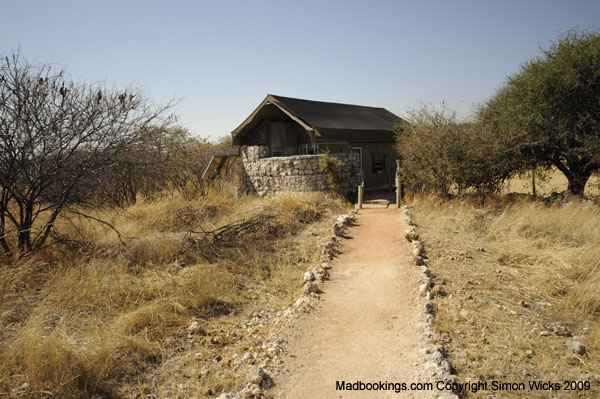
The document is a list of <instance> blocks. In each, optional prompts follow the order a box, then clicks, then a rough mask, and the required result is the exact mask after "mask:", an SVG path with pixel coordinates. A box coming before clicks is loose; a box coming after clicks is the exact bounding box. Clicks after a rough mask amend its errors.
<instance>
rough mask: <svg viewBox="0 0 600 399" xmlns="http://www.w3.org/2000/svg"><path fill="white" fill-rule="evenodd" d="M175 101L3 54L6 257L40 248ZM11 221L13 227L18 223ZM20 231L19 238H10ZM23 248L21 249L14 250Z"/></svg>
mask: <svg viewBox="0 0 600 399" xmlns="http://www.w3.org/2000/svg"><path fill="white" fill-rule="evenodd" d="M171 105H172V104H171V103H169V104H166V105H161V106H155V105H153V104H152V103H151V102H150V101H149V100H148V99H146V98H145V97H144V96H143V94H142V93H141V91H140V90H139V89H135V88H131V87H130V88H127V89H126V90H123V91H117V90H114V89H113V90H110V89H107V88H106V87H105V86H104V85H103V84H86V83H77V82H73V81H71V80H69V79H68V78H67V77H66V74H65V71H64V70H56V69H55V68H53V67H52V66H50V65H42V64H33V63H30V62H28V61H26V60H24V59H23V58H22V57H20V56H19V55H18V54H16V55H13V56H12V57H8V56H7V57H2V59H1V60H0V190H1V191H0V246H1V247H2V250H3V252H4V253H5V254H6V255H11V254H13V253H15V252H17V253H19V254H23V253H25V252H29V251H32V250H35V249H38V248H40V247H41V246H42V245H44V243H45V242H46V240H47V239H48V237H49V235H50V233H51V231H52V229H53V227H54V223H55V222H56V219H57V217H58V216H59V215H60V214H61V212H63V211H65V210H66V209H68V207H69V205H70V204H72V203H73V202H75V201H79V200H81V199H82V198H81V196H83V195H85V193H86V192H87V191H88V190H86V189H85V188H86V187H88V186H89V185H91V184H94V181H97V180H96V177H97V176H98V175H99V174H100V173H101V172H102V171H104V170H106V169H108V168H110V167H111V166H112V165H114V163H115V162H116V161H117V160H118V159H119V158H120V155H121V154H122V152H123V151H124V150H125V149H126V148H128V147H130V145H131V144H132V143H135V142H136V141H138V140H139V139H140V135H141V134H142V132H143V131H144V129H145V127H147V126H148V125H150V124H161V123H165V121H166V119H165V118H164V117H165V116H166V115H165V113H166V111H167V110H168V109H169V108H170V107H171ZM11 227H12V229H11ZM10 230H12V231H14V232H15V233H16V237H17V238H16V243H14V242H12V241H11V240H10V239H9V235H10V234H9V233H10ZM15 250H16V251H15Z"/></svg>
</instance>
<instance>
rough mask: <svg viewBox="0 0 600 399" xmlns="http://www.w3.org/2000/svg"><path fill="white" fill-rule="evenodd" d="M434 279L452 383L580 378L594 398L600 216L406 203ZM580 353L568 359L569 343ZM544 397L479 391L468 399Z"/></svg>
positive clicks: (584, 208) (567, 209) (599, 335)
mask: <svg viewBox="0 0 600 399" xmlns="http://www.w3.org/2000/svg"><path fill="white" fill-rule="evenodd" d="M412 205H413V206H414V212H415V214H416V221H417V223H418V224H419V225H420V226H421V232H422V236H423V239H424V242H425V245H426V248H428V251H429V256H430V259H431V261H430V262H431V265H430V266H431V270H432V272H433V273H434V274H435V279H434V280H435V282H436V286H435V287H434V290H433V291H434V293H435V294H436V299H435V301H436V302H437V303H438V305H439V312H438V315H437V318H436V329H437V330H438V333H439V335H440V340H441V341H443V342H444V343H445V344H446V345H447V346H448V348H449V350H450V353H451V359H452V361H453V363H454V365H455V367H456V369H457V370H458V379H459V380H460V381H477V380H480V381H491V380H497V381H504V382H525V383H527V381H530V380H543V381H548V380H550V381H555V382H559V383H561V384H562V383H563V382H564V381H567V380H587V381H590V382H591V386H592V389H591V390H590V391H581V392H579V393H577V394H575V393H570V392H565V391H560V392H553V393H552V397H582V398H597V397H599V396H600V381H599V380H598V378H600V375H599V374H600V373H598V370H600V346H599V344H600V209H599V208H598V206H596V205H593V204H591V203H590V202H572V203H569V204H566V205H556V206H545V205H544V204H542V203H538V202H512V203H510V202H508V201H507V200H506V199H499V200H495V201H490V202H489V203H488V205H487V207H486V208H485V209H481V208H480V207H478V206H476V205H473V204H471V203H470V202H469V201H467V200H454V201H451V202H443V201H440V200H436V199H432V198H415V199H414V200H413V201H412ZM573 339H577V340H579V341H581V342H582V343H583V344H584V345H585V347H586V349H587V353H586V354H585V355H583V356H580V355H576V354H574V353H572V352H571V351H570V350H569V348H568V347H567V345H566V342H567V341H568V340H573ZM517 396H518V397H524V398H547V397H549V393H548V392H542V391H526V392H519V393H515V392H513V393H506V392H491V391H480V392H478V393H476V394H473V393H469V394H468V395H467V397H481V398H493V397H517Z"/></svg>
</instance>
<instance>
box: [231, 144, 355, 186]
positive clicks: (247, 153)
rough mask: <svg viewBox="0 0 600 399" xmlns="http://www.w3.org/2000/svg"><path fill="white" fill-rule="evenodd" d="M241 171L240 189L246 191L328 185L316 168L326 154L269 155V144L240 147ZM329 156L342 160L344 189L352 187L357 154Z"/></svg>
mask: <svg viewBox="0 0 600 399" xmlns="http://www.w3.org/2000/svg"><path fill="white" fill-rule="evenodd" d="M241 154H242V162H243V165H244V172H243V173H244V174H243V179H242V186H241V187H240V192H242V193H246V194H257V195H260V196H263V195H267V194H277V193H282V192H303V191H304V192H305V191H324V190H327V189H328V188H329V186H328V183H327V178H326V177H325V176H324V175H323V174H322V173H321V171H320V168H319V157H323V156H326V155H294V156H288V157H270V158H269V155H270V152H269V147H264V146H251V147H245V146H244V147H242V148H241ZM328 156H329V157H333V158H337V159H340V160H342V161H343V162H344V165H345V166H344V174H346V175H347V184H346V191H347V192H351V191H354V190H356V188H357V186H358V185H359V184H360V183H361V182H362V180H363V177H362V171H361V168H360V156H359V155H358V154H354V153H350V154H331V155H328Z"/></svg>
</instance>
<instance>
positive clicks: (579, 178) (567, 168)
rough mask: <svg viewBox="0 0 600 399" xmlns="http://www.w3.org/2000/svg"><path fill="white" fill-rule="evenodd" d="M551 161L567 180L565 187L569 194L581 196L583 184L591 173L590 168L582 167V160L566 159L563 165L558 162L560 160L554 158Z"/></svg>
mask: <svg viewBox="0 0 600 399" xmlns="http://www.w3.org/2000/svg"><path fill="white" fill-rule="evenodd" d="M552 163H553V164H554V166H556V167H557V168H558V170H560V171H561V172H562V173H563V174H564V175H565V177H566V178H567V180H568V181H569V186H568V188H567V190H568V191H569V193H570V194H571V195H576V196H578V197H583V190H584V189H585V184H586V183H587V181H588V179H589V178H590V176H591V175H592V169H590V168H586V167H583V165H582V162H569V161H567V164H566V165H565V164H563V163H562V162H560V160H558V159H554V160H553V162H552Z"/></svg>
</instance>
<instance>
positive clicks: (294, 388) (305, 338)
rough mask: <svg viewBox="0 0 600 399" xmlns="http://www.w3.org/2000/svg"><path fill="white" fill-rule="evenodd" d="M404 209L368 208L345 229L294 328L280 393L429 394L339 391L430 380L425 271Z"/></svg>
mask: <svg viewBox="0 0 600 399" xmlns="http://www.w3.org/2000/svg"><path fill="white" fill-rule="evenodd" d="M405 230H406V225H405V222H404V219H403V218H402V213H401V211H400V210H398V209H363V210H361V211H360V213H359V215H358V217H357V225H356V226H354V227H351V228H349V229H347V230H346V234H347V235H348V238H347V239H345V240H343V247H342V250H343V253H342V254H340V255H339V257H337V258H336V259H335V260H334V262H333V270H332V280H331V281H328V282H326V283H324V284H323V285H322V289H323V294H322V295H321V300H319V301H315V302H314V303H316V304H317V305H316V309H315V310H313V311H312V312H310V313H309V314H307V315H305V316H303V317H302V318H300V319H299V320H297V321H296V322H295V324H294V325H293V326H292V327H291V328H290V332H289V337H288V344H286V346H287V349H288V351H289V352H290V356H288V357H286V358H285V360H284V365H285V369H286V370H287V371H286V372H285V373H284V374H283V375H279V376H277V377H276V383H277V386H276V387H275V388H274V389H273V391H272V392H273V394H274V396H275V397H276V398H328V399H329V398H425V397H428V395H427V394H426V393H425V392H415V391H412V392H411V391H403V392H400V393H395V392H394V391H393V390H388V391H369V392H367V391H340V390H336V381H340V382H341V381H345V382H350V383H354V382H356V381H362V382H364V383H367V382H379V381H383V382H392V383H403V382H404V383H407V384H410V383H411V382H417V381H424V379H423V377H422V376H421V375H420V373H421V370H423V355H422V354H420V353H419V349H421V348H422V347H423V346H424V343H423V338H422V332H421V329H420V327H419V312H420V311H421V309H423V303H424V299H423V298H422V297H420V296H419V295H418V280H419V270H418V268H416V267H415V266H414V265H413V262H412V253H411V246H410V244H409V243H408V242H407V241H406V240H405V239H404V232H405Z"/></svg>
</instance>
